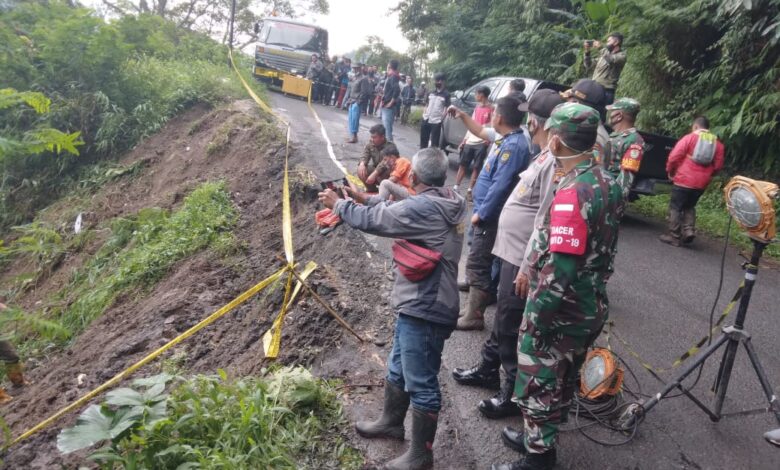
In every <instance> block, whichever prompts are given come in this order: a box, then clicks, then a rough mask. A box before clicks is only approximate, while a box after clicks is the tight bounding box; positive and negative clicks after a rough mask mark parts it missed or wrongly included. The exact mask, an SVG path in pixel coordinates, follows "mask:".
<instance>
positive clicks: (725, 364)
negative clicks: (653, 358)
mask: <svg viewBox="0 0 780 470" xmlns="http://www.w3.org/2000/svg"><path fill="white" fill-rule="evenodd" d="M767 244H768V243H766V242H760V241H758V240H753V254H752V255H751V257H750V262H748V263H745V265H744V266H743V267H744V269H745V287H744V290H743V293H742V298H741V299H740V302H739V310H738V311H737V318H736V320H735V321H734V325H733V326H727V327H724V328H723V334H722V335H721V336H720V337H719V338H718V339H717V340H716V341H715V342H714V343H712V344H711V345H710V346H708V347H707V348H706V349H705V350H703V351H702V352H701V354H699V356H698V357H697V358H696V360H695V361H693V362H692V363H691V364H689V365H688V366H687V367H686V368H685V369H684V370H683V371H682V372H681V373H680V375H679V376H677V377H676V378H675V379H674V380H673V381H672V382H671V383H669V384H668V385H667V386H666V388H664V389H663V390H662V391H661V392H660V393H658V394H656V395H654V396H653V397H652V398H651V399H650V400H648V401H647V402H645V403H642V404H636V405H634V406H631V407H629V408H628V409H627V410H626V412H625V413H624V414H623V416H622V417H621V422H622V424H623V428H624V429H629V428H630V427H631V426H632V425H634V424H635V423H636V420H637V418H641V417H642V415H644V413H647V412H648V411H650V410H651V409H652V408H653V407H654V406H655V405H657V404H658V403H659V402H660V401H661V400H662V399H663V398H664V397H665V396H666V395H668V394H669V392H671V391H672V390H674V389H675V388H676V389H679V390H680V391H681V392H682V393H683V394H684V395H685V396H686V397H688V398H690V399H691V401H693V403H695V404H696V406H698V407H699V408H701V409H702V411H704V412H705V413H706V414H707V416H709V418H710V419H711V420H712V421H715V422H717V421H720V419H721V417H722V416H723V415H722V414H721V410H722V409H723V400H724V399H725V398H726V391H727V390H728V387H729V380H730V379H731V371H732V369H733V367H734V359H735V358H736V356H737V348H738V347H739V345H740V344H742V345H743V346H744V347H745V350H746V351H747V354H748V357H749V358H750V362H751V364H752V365H753V369H755V371H756V375H758V380H759V381H760V382H761V388H763V389H764V395H766V398H767V400H768V402H769V409H770V410H772V412H773V413H774V415H775V419H777V422H778V423H780V403H778V397H777V396H776V395H775V394H774V392H773V391H772V386H771V385H770V384H769V380H768V379H767V378H766V373H765V372H764V368H763V367H762V366H761V362H759V360H758V356H757V355H756V351H755V349H753V343H752V342H751V341H750V334H749V333H748V332H747V331H745V329H744V324H745V317H746V316H747V310H748V305H749V304H750V296H751V294H752V292H753V285H754V284H755V283H756V277H757V274H758V262H759V260H760V259H761V255H762V253H763V252H764V248H766V246H767ZM722 346H725V347H726V351H725V353H724V355H723V359H722V360H721V362H720V367H719V369H718V377H717V378H716V380H715V385H714V386H713V391H714V392H715V394H716V395H715V407H714V409H710V408H708V407H707V405H705V404H704V403H702V402H701V400H699V399H698V398H696V396H694V395H693V394H692V393H691V392H690V391H688V390H687V389H685V388H684V387H683V386H682V381H683V380H685V378H686V377H688V376H689V375H690V374H691V373H693V372H694V371H695V370H696V369H697V368H698V367H700V366H701V365H703V364H704V362H705V361H707V359H709V357H710V356H711V355H713V354H714V353H715V352H716V351H717V350H718V349H720V348H721V347H722Z"/></svg>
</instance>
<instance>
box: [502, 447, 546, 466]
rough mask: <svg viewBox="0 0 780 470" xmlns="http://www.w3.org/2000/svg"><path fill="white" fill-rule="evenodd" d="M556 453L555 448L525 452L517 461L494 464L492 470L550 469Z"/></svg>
mask: <svg viewBox="0 0 780 470" xmlns="http://www.w3.org/2000/svg"><path fill="white" fill-rule="evenodd" d="M556 460H557V455H556V452H555V449H550V450H548V451H547V452H545V453H543V454H527V455H526V456H525V457H524V458H523V459H522V460H518V461H517V462H512V463H505V464H500V465H496V464H493V466H492V467H491V469H492V470H552V469H553V467H555V461H556Z"/></svg>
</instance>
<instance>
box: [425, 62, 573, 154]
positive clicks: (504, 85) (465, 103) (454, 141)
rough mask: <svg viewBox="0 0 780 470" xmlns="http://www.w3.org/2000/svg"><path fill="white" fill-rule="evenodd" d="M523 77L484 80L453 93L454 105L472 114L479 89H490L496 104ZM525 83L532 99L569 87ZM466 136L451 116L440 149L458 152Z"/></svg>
mask: <svg viewBox="0 0 780 470" xmlns="http://www.w3.org/2000/svg"><path fill="white" fill-rule="evenodd" d="M517 78H522V77H491V78H486V79H484V80H482V81H481V82H479V83H477V84H476V85H474V86H472V87H471V88H468V89H466V91H461V90H458V91H456V92H455V93H453V99H452V104H453V105H454V106H456V107H457V108H459V109H462V110H463V111H465V112H467V113H468V114H471V113H472V112H473V111H474V108H475V107H476V106H477V98H476V93H477V88H479V87H482V86H486V87H488V88H490V101H491V102H492V103H495V102H496V101H497V100H498V99H499V98H503V97H504V96H506V95H508V94H509V82H511V81H512V80H515V79H517ZM523 80H524V81H525V91H524V92H523V93H525V96H526V97H528V98H530V97H531V95H533V93H534V92H535V91H536V90H539V89H544V88H549V89H551V90H555V91H565V90H567V89H568V88H569V87H567V86H564V85H560V84H558V83H554V82H548V81H544V80H535V79H533V78H523ZM465 136H466V126H465V125H464V124H463V121H461V120H460V119H453V118H451V117H449V115H447V116H445V118H444V121H443V122H442V130H441V142H440V145H439V148H441V149H442V150H444V152H445V153H447V154H449V153H450V152H457V151H458V146H459V145H460V143H461V142H462V141H463V137H465Z"/></svg>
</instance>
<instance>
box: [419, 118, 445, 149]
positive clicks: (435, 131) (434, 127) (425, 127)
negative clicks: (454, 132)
mask: <svg viewBox="0 0 780 470" xmlns="http://www.w3.org/2000/svg"><path fill="white" fill-rule="evenodd" d="M439 140H441V123H438V124H431V123H429V122H428V120H427V119H423V121H422V124H420V148H421V149H424V148H428V142H430V146H431V147H436V148H439Z"/></svg>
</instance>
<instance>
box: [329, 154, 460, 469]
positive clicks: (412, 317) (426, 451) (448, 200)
mask: <svg viewBox="0 0 780 470" xmlns="http://www.w3.org/2000/svg"><path fill="white" fill-rule="evenodd" d="M448 166H449V164H448V161H447V157H446V156H445V155H444V153H442V152H441V151H440V150H438V149H424V150H420V151H419V152H417V154H416V155H415V156H414V157H413V159H412V172H411V178H412V182H413V185H414V190H415V192H416V195H415V196H411V197H409V198H407V199H404V200H403V201H400V202H388V201H382V200H380V199H379V198H378V197H372V198H370V199H369V200H368V201H367V205H365V206H363V205H358V204H355V203H354V202H352V201H350V200H345V199H339V197H338V196H337V195H336V193H335V192H333V191H330V190H326V191H325V192H322V193H320V195H319V198H320V201H322V203H323V204H324V205H325V206H326V207H329V208H332V209H333V212H334V213H336V214H338V215H339V217H341V219H342V220H343V221H344V223H346V224H347V225H350V226H352V227H354V228H356V229H358V230H362V231H364V232H367V233H371V234H374V235H378V236H380V237H389V238H396V239H398V240H396V242H395V244H394V246H393V257H394V259H395V258H397V257H403V256H404V254H403V253H404V252H405V250H408V249H409V248H403V247H404V245H405V244H410V245H412V246H414V247H415V249H416V250H421V249H422V250H427V251H430V252H435V253H437V254H438V255H439V256H440V258H439V260H438V262H436V263H435V264H434V265H433V266H428V267H427V268H423V267H421V266H420V267H417V268H415V267H412V266H408V264H407V265H406V266H408V268H411V269H412V271H413V272H412V271H409V270H408V269H407V268H404V269H403V270H402V269H401V268H402V267H404V265H403V264H401V263H395V282H394V284H393V294H392V301H393V307H394V308H395V310H396V312H397V314H398V318H397V321H396V325H395V334H394V337H393V348H392V351H391V352H390V356H389V358H388V360H387V378H386V380H385V400H384V406H383V409H382V415H381V416H380V417H379V419H377V420H376V421H358V422H357V423H356V424H355V428H356V430H357V432H358V434H360V435H361V436H363V437H367V438H379V437H390V438H394V439H399V440H403V439H404V418H405V417H406V413H407V410H408V408H409V403H410V401H411V404H412V435H411V443H410V446H409V449H408V450H407V451H406V453H404V454H403V455H401V456H400V457H398V458H396V459H394V460H392V461H390V462H388V463H387V465H386V466H384V467H383V468H386V469H394V470H401V469H404V470H409V469H428V468H432V467H433V450H432V449H433V440H434V436H435V435H436V427H437V424H438V415H439V411H440V409H441V389H440V387H439V381H438V374H439V369H440V368H441V354H442V351H443V349H444V342H445V341H446V340H447V338H449V337H450V335H451V334H452V329H453V327H454V326H455V323H456V321H457V318H458V306H459V303H460V302H459V299H458V290H457V277H458V261H459V260H460V254H461V250H462V246H463V231H464V222H465V217H466V202H465V200H464V199H463V198H462V197H461V196H460V195H458V194H457V193H455V192H454V191H452V190H451V189H447V188H444V187H443V186H444V182H445V181H446V179H447V169H448ZM407 263H408V261H407ZM417 269H419V271H417Z"/></svg>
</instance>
